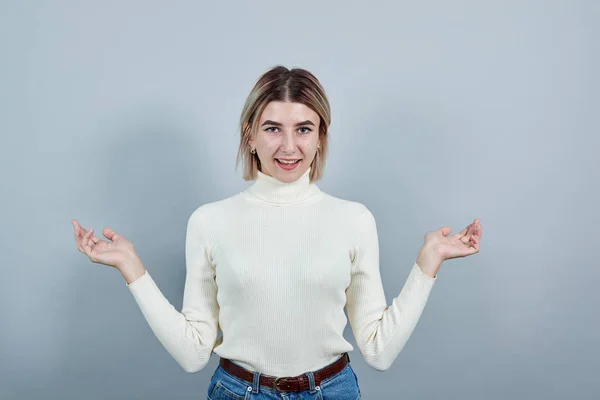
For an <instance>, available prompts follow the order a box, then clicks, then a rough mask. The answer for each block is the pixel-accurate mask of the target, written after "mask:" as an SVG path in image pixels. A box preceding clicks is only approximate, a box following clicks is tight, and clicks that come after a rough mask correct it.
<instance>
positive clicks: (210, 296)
mask: <svg viewBox="0 0 600 400" xmlns="http://www.w3.org/2000/svg"><path fill="white" fill-rule="evenodd" d="M309 173H310V169H309V170H308V171H306V173H305V174H304V175H303V176H302V177H301V178H299V179H298V180H297V181H295V182H292V183H284V182H280V181H278V180H276V179H275V178H273V177H271V176H269V175H265V174H263V173H262V172H259V173H258V178H257V180H256V181H254V182H253V183H252V185H251V186H249V187H248V188H247V189H246V190H244V191H242V192H240V193H238V194H236V195H234V196H231V197H228V198H226V199H223V200H220V201H216V202H213V203H208V204H204V205H202V206H200V207H199V208H197V209H196V210H195V211H194V212H193V213H192V215H191V216H190V218H189V220H188V224H187V234H186V243H185V257H186V269H187V274H186V280H185V290H184V294H183V307H182V310H181V312H178V311H177V310H176V309H175V308H174V307H173V306H172V305H171V304H170V303H169V301H168V300H167V299H166V298H165V297H164V296H163V294H162V293H161V291H160V289H159V288H158V286H157V285H156V283H155V282H154V280H153V279H152V277H151V275H150V273H149V272H148V271H146V273H145V274H144V275H143V276H141V277H139V278H138V279H136V280H135V281H134V282H131V283H130V284H129V285H127V287H128V288H129V289H130V291H131V293H132V294H133V296H134V298H135V300H136V302H137V303H138V305H139V307H140V309H141V311H142V313H143V315H144V317H145V318H146V320H147V321H148V324H149V325H150V327H151V329H152V330H153V332H154V334H155V335H156V337H157V338H158V339H159V341H160V342H161V343H162V345H163V346H164V347H165V348H166V349H167V351H168V352H169V353H170V354H171V355H172V356H173V357H174V358H175V360H176V361H177V362H178V363H179V364H180V365H181V366H182V367H183V369H184V370H185V371H187V372H190V373H191V372H197V371H199V370H201V369H202V368H204V366H206V364H207V363H208V361H209V358H210V356H211V353H212V352H213V351H214V352H215V353H216V354H217V355H219V356H221V357H225V358H229V359H230V360H232V361H233V362H235V363H237V364H238V365H240V366H242V367H244V368H246V369H249V370H251V371H260V372H262V373H263V374H267V375H273V376H296V375H300V374H303V373H304V372H307V371H314V370H317V369H319V368H322V367H323V366H325V365H327V364H329V363H332V362H333V361H335V360H336V359H337V358H339V357H340V355H341V354H342V353H344V352H349V351H352V350H353V346H352V345H351V344H350V343H349V342H348V341H346V340H345V339H344V337H343V332H344V327H345V326H346V323H347V319H346V316H345V315H344V306H346V310H347V313H348V319H349V322H350V326H351V328H352V332H353V333H354V337H355V340H356V344H357V346H358V348H359V350H360V352H361V354H362V355H363V357H364V360H365V361H366V363H367V364H368V365H370V366H371V367H373V368H375V369H377V370H385V369H387V368H389V367H390V365H391V364H392V362H393V361H394V359H395V358H396V357H397V356H398V354H399V352H400V351H401V350H402V348H403V347H404V345H405V343H406V341H407V340H408V338H409V337H410V335H411V333H412V331H413V329H414V328H415V325H416V324H417V322H418V320H419V318H420V316H421V313H422V311H423V309H424V307H425V304H426V303H427V299H428V297H429V293H430V291H431V289H432V287H433V285H434V282H435V280H436V279H437V277H435V278H433V277H430V276H428V275H426V274H424V273H423V272H422V271H421V269H420V267H419V266H418V265H417V264H416V263H415V264H413V266H412V268H411V269H410V270H407V273H408V278H407V280H406V282H405V284H404V286H403V288H402V290H401V291H400V294H399V295H398V296H397V297H395V298H394V299H393V301H392V304H391V305H390V306H388V304H387V301H386V298H385V294H384V290H383V284H382V281H381V274H380V269H379V245H378V237H377V228H376V224H375V219H374V218H373V214H372V213H371V212H370V211H369V210H368V209H367V207H365V206H364V205H363V204H361V203H358V202H354V201H348V200H343V199H339V198H336V197H333V196H331V195H328V194H326V193H324V192H323V191H321V190H320V189H319V187H318V186H317V185H316V184H315V183H310V181H309ZM392 267H393V268H402V266H401V265H394V266H392ZM218 329H220V330H221V331H222V332H223V335H222V337H219V338H218V339H217V337H218Z"/></svg>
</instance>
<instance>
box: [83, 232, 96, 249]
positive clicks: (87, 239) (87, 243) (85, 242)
mask: <svg viewBox="0 0 600 400" xmlns="http://www.w3.org/2000/svg"><path fill="white" fill-rule="evenodd" d="M93 233H94V228H91V229H90V231H89V232H88V233H86V235H85V236H84V237H83V248H84V249H85V250H86V253H88V252H91V251H92V243H90V242H91V240H90V236H91V235H92V234H93Z"/></svg>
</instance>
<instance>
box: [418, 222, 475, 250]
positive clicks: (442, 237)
mask: <svg viewBox="0 0 600 400" xmlns="http://www.w3.org/2000/svg"><path fill="white" fill-rule="evenodd" d="M450 232H451V229H450V227H449V226H445V227H443V228H441V229H438V230H437V231H434V232H432V233H431V234H432V236H431V237H430V238H429V241H430V243H429V244H430V245H431V246H432V247H433V248H435V249H436V253H437V254H438V255H439V257H440V258H441V259H442V260H449V259H452V258H457V257H466V256H469V255H471V254H475V253H478V252H479V241H480V239H481V234H482V230H481V224H480V220H479V218H475V220H474V221H473V222H472V223H471V224H470V225H468V226H467V227H466V228H465V229H463V230H462V231H460V232H459V233H457V234H454V235H450Z"/></svg>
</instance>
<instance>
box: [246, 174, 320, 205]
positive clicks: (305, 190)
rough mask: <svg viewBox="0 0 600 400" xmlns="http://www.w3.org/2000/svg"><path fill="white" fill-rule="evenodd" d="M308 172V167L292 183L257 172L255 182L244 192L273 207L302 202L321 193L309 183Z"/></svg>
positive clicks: (314, 185) (313, 184)
mask: <svg viewBox="0 0 600 400" xmlns="http://www.w3.org/2000/svg"><path fill="white" fill-rule="evenodd" d="M310 170H311V168H310V167H309V168H308V170H306V172H305V173H304V174H303V175H302V176H301V177H300V178H298V180H296V181H294V182H281V181H279V180H277V179H275V178H274V177H272V176H270V175H267V174H265V173H263V172H261V171H257V174H258V176H257V178H256V180H255V181H254V183H253V184H252V185H250V187H248V188H247V189H246V190H245V191H246V192H247V193H250V194H252V195H254V196H255V197H258V198H259V199H261V200H263V201H265V202H267V203H271V204H275V205H285V204H294V203H298V202H302V201H304V200H306V199H308V198H309V197H311V196H313V195H314V194H317V193H319V192H320V191H321V190H320V189H319V187H318V186H317V185H316V184H315V183H311V182H310Z"/></svg>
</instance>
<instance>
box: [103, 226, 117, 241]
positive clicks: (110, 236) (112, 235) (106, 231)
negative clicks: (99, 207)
mask: <svg viewBox="0 0 600 400" xmlns="http://www.w3.org/2000/svg"><path fill="white" fill-rule="evenodd" d="M102 234H103V235H104V236H106V238H107V239H109V240H112V241H115V240H117V239H119V238H120V237H121V235H119V234H118V233H117V232H115V231H114V230H113V229H111V228H104V229H102Z"/></svg>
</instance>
